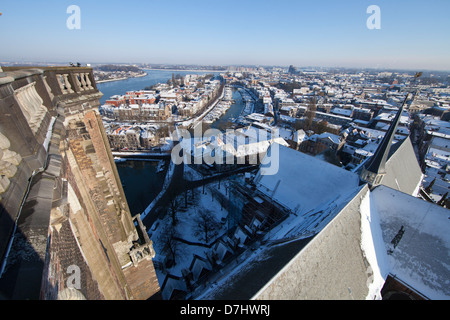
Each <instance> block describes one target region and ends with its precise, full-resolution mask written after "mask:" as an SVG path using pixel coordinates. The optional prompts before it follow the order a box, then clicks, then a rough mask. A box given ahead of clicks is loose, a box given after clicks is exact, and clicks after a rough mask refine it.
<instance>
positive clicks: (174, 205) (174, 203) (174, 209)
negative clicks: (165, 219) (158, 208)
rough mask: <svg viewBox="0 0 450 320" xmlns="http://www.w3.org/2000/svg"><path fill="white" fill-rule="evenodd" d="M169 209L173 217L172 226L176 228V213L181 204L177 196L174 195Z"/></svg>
mask: <svg viewBox="0 0 450 320" xmlns="http://www.w3.org/2000/svg"><path fill="white" fill-rule="evenodd" d="M169 207H170V213H171V216H172V225H173V226H175V225H176V224H177V222H178V221H177V216H176V213H177V211H178V208H179V207H180V202H179V201H178V199H177V197H176V195H175V194H173V195H172V198H171V199H170V202H169Z"/></svg>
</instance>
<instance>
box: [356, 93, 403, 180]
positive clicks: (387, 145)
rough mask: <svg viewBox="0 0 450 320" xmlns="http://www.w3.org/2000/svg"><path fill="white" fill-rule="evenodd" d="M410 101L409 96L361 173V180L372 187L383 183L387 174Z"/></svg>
mask: <svg viewBox="0 0 450 320" xmlns="http://www.w3.org/2000/svg"><path fill="white" fill-rule="evenodd" d="M407 99H408V94H407V95H406V98H405V100H404V101H403V103H402V106H401V107H400V108H399V110H398V111H397V114H396V115H395V118H394V120H393V121H392V123H391V125H390V127H389V129H388V131H387V132H386V134H385V135H384V137H383V140H381V143H380V145H379V146H378V148H377V150H376V151H375V154H374V155H373V156H372V157H370V158H369V159H368V160H367V162H366V164H365V165H364V168H363V170H362V172H361V179H362V180H364V181H366V182H369V183H370V184H371V185H372V186H375V185H378V184H379V183H380V181H381V177H382V175H384V174H385V173H386V170H385V164H386V160H387V157H388V154H389V150H390V149H391V145H392V141H393V140H394V136H395V132H396V131H397V127H398V124H399V123H400V118H401V116H402V113H403V108H404V106H405V103H406V100H407Z"/></svg>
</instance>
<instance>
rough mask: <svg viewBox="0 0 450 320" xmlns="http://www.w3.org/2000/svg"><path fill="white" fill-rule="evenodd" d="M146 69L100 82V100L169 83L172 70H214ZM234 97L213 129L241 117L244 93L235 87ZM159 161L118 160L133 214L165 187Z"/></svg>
mask: <svg viewBox="0 0 450 320" xmlns="http://www.w3.org/2000/svg"><path fill="white" fill-rule="evenodd" d="M146 72H147V75H146V76H145V77H140V78H131V79H127V80H120V81H113V82H104V83H99V84H97V88H98V89H99V90H100V91H101V92H102V93H103V97H102V99H100V102H101V104H103V103H104V102H105V101H106V100H107V99H109V97H111V96H113V95H116V94H125V93H126V92H127V91H132V90H141V89H144V88H145V87H147V86H151V85H154V84H157V83H166V82H167V80H169V79H171V78H172V73H173V74H175V75H176V74H180V75H183V76H184V75H186V74H207V73H211V72H194V71H167V70H146ZM215 74H218V73H215ZM233 99H234V100H235V103H234V104H232V105H231V107H230V108H229V109H228V110H227V112H226V113H225V114H224V115H223V116H222V117H221V118H220V119H219V120H217V121H216V122H214V123H213V124H212V127H213V128H217V125H218V124H220V123H221V122H227V121H229V120H231V119H233V118H236V117H238V116H239V114H240V113H241V111H242V108H243V107H244V104H243V101H242V97H241V95H240V94H239V92H238V91H237V90H235V89H233ZM158 162H159V161H139V160H127V161H126V162H120V163H116V166H117V171H118V172H119V176H120V180H121V182H122V185H123V188H124V192H125V196H126V198H127V201H128V206H129V207H130V211H131V214H132V215H135V214H138V213H142V212H143V211H144V210H145V208H147V206H148V205H149V204H150V203H151V202H152V201H153V199H155V198H156V196H157V195H158V194H159V192H160V191H161V189H162V185H163V183H164V173H165V171H163V172H159V173H158V172H157V166H158ZM166 166H167V163H166Z"/></svg>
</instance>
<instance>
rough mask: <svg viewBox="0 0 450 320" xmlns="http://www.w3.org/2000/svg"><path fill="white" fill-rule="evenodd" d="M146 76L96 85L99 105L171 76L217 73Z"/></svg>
mask: <svg viewBox="0 0 450 320" xmlns="http://www.w3.org/2000/svg"><path fill="white" fill-rule="evenodd" d="M144 71H145V72H146V73H147V75H146V76H144V77H138V78H129V79H126V80H118V81H109V82H102V83H98V84H97V88H98V90H100V91H101V92H102V93H103V97H102V98H101V99H100V103H101V104H104V103H105V101H106V100H108V99H109V98H110V97H111V96H113V95H116V94H118V95H121V94H125V93H126V92H127V91H133V90H141V89H144V88H145V87H150V86H152V85H155V84H158V83H166V82H167V80H169V79H172V74H175V75H177V74H179V75H181V76H185V75H187V74H214V75H219V74H220V73H219V72H207V71H181V70H180V71H176V70H144Z"/></svg>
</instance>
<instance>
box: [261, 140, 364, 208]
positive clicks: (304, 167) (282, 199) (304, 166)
mask: <svg viewBox="0 0 450 320" xmlns="http://www.w3.org/2000/svg"><path fill="white" fill-rule="evenodd" d="M278 147H279V155H278V159H276V157H274V158H273V159H274V160H275V161H274V163H273V164H274V165H278V172H276V174H272V175H271V174H266V173H270V170H271V168H270V166H267V165H262V166H261V168H260V170H259V172H258V174H257V177H256V179H255V182H256V183H257V187H258V189H259V190H260V191H261V192H263V193H264V194H266V195H268V196H269V197H272V198H273V199H274V200H276V201H278V202H279V203H281V204H282V205H284V206H285V207H287V208H288V209H290V210H292V211H293V212H299V213H306V212H308V211H310V210H312V209H317V208H318V207H320V206H323V205H327V204H330V203H331V202H334V201H337V200H338V199H339V198H342V197H344V196H346V195H348V194H349V193H351V192H353V191H354V190H355V189H356V188H357V187H358V184H359V177H358V175H356V174H354V173H352V172H349V171H346V170H343V169H341V168H339V167H337V166H334V165H332V164H329V163H327V162H324V161H321V160H319V159H316V158H314V157H311V156H309V155H307V154H304V153H302V152H299V151H296V150H293V149H290V148H287V147H284V146H281V145H278ZM270 148H271V152H273V153H269V152H268V154H271V155H272V156H273V155H274V154H275V150H276V148H274V147H272V146H271V147H270ZM266 162H268V163H270V157H268V156H267V155H266V157H265V158H264V160H263V163H266ZM275 162H277V163H275Z"/></svg>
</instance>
